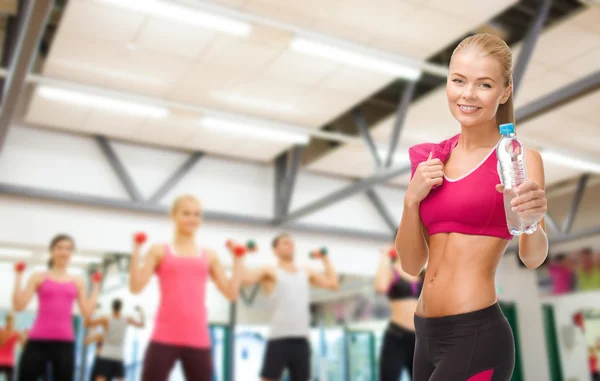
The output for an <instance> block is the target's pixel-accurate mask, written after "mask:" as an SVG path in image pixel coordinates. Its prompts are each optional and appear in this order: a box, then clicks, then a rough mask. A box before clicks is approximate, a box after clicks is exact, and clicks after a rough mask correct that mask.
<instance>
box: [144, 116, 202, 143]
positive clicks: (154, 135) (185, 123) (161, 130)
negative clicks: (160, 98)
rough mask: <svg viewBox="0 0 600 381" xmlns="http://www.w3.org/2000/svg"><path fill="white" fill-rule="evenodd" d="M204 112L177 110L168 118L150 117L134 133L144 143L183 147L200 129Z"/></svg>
mask: <svg viewBox="0 0 600 381" xmlns="http://www.w3.org/2000/svg"><path fill="white" fill-rule="evenodd" d="M201 116H202V114H191V113H184V112H175V113H172V114H171V115H170V117H169V118H167V119H148V120H146V121H144V122H142V123H141V124H140V126H139V127H138V128H137V129H136V130H135V131H134V133H133V135H134V136H135V137H136V138H137V139H139V141H141V142H144V143H150V144H156V145H167V146H171V147H181V146H182V145H183V144H185V142H187V141H189V140H190V139H191V138H192V137H193V136H194V135H195V134H196V133H197V131H198V125H197V124H198V121H199V119H200V118H201Z"/></svg>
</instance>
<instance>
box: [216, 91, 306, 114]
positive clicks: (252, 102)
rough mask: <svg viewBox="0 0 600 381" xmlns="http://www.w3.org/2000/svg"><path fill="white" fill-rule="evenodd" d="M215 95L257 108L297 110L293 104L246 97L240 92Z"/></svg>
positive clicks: (228, 100) (282, 110)
mask: <svg viewBox="0 0 600 381" xmlns="http://www.w3.org/2000/svg"><path fill="white" fill-rule="evenodd" d="M213 97H215V98H217V99H221V100H224V101H225V102H228V103H233V104H236V105H240V106H242V107H243V106H246V107H250V108H253V109H256V110H262V111H273V110H277V111H278V112H284V113H291V112H294V111H295V110H296V108H295V107H294V105H293V104H290V103H281V102H273V101H271V100H269V99H260V98H255V97H245V96H243V95H240V94H213Z"/></svg>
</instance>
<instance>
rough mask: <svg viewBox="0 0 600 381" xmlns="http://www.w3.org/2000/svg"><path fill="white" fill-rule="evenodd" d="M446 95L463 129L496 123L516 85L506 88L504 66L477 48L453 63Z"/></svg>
mask: <svg viewBox="0 0 600 381" xmlns="http://www.w3.org/2000/svg"><path fill="white" fill-rule="evenodd" d="M449 73H450V74H449V76H448V81H447V84H446V95H447V97H448V106H449V107H450V112H451V113H452V115H453V116H454V118H455V119H456V120H457V121H458V122H459V123H460V124H461V126H463V127H473V126H479V125H484V124H488V123H490V122H492V123H494V124H495V123H496V112H497V111H498V106H499V105H500V104H504V103H506V101H507V100H508V97H509V96H510V94H511V91H512V85H506V82H507V81H506V78H505V76H504V75H503V73H504V70H503V68H502V64H501V62H500V61H499V60H498V59H496V58H495V57H494V56H491V55H485V56H484V55H482V54H481V51H480V50H479V49H478V48H476V47H473V48H467V49H463V50H460V51H458V52H456V53H455V54H454V55H453V57H452V61H451V62H450V71H449Z"/></svg>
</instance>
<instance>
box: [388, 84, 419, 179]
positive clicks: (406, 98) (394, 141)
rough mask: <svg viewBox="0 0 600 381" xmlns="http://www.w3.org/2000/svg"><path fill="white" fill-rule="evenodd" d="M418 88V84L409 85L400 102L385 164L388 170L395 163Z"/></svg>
mask: <svg viewBox="0 0 600 381" xmlns="http://www.w3.org/2000/svg"><path fill="white" fill-rule="evenodd" d="M416 87H417V84H416V82H409V83H407V84H406V86H405V87H404V91H403V92H402V95H401V96H400V99H399V101H398V108H397V110H396V120H395V121H394V129H393V130H392V137H391V139H390V149H389V150H388V152H387V158H386V159H385V164H384V165H385V167H386V168H390V167H391V166H392V163H393V161H394V155H395V154H396V148H397V147H398V143H399V141H400V134H401V132H402V127H404V120H405V119H406V114H407V113H408V108H409V106H410V102H411V101H412V99H413V95H414V94H415V88H416Z"/></svg>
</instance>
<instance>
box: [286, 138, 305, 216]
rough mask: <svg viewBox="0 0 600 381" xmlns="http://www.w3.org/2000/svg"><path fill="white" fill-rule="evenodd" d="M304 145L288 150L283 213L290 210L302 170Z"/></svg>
mask: <svg viewBox="0 0 600 381" xmlns="http://www.w3.org/2000/svg"><path fill="white" fill-rule="evenodd" d="M302 152H303V147H300V146H295V147H294V148H292V149H291V150H290V151H288V152H287V158H288V159H287V166H286V171H285V182H284V184H285V188H284V190H285V192H284V194H283V214H284V215H287V214H288V213H289V211H290V205H291V203H292V196H293V195H294V189H295V187H296V179H297V178H298V171H299V170H300V161H301V160H302Z"/></svg>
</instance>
